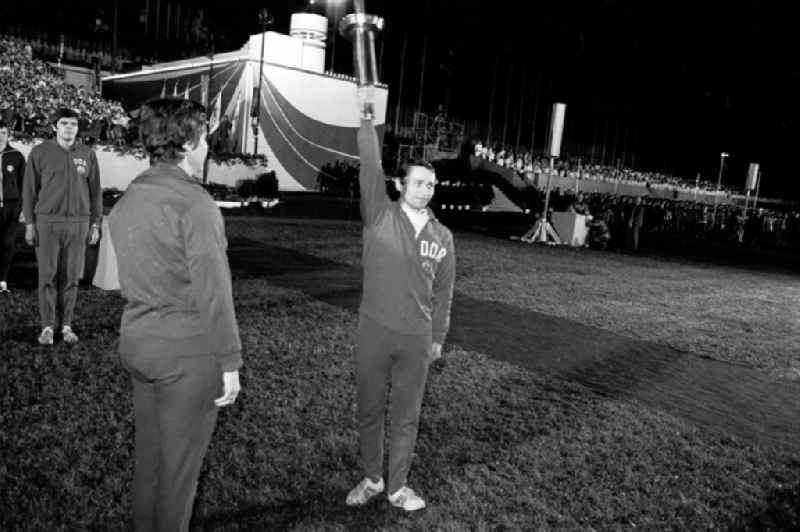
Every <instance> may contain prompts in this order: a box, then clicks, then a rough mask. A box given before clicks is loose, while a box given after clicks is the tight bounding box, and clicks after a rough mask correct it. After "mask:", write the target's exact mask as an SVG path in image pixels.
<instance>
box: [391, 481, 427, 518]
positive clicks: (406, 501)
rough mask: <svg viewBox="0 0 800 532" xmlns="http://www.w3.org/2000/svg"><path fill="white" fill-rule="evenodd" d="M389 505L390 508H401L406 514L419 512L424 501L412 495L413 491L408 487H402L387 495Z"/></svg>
mask: <svg viewBox="0 0 800 532" xmlns="http://www.w3.org/2000/svg"><path fill="white" fill-rule="evenodd" d="M389 503H390V504H391V505H392V506H394V507H396V508H402V509H403V510H405V511H407V512H413V511H414V510H421V509H423V508H425V501H423V500H422V497H420V496H419V495H417V494H416V493H414V490H412V489H411V488H409V487H408V486H403V487H402V488H400V489H399V490H397V491H395V492H394V493H392V494H391V495H389Z"/></svg>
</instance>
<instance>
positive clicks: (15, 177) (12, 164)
mask: <svg viewBox="0 0 800 532" xmlns="http://www.w3.org/2000/svg"><path fill="white" fill-rule="evenodd" d="M24 177H25V157H24V156H23V155H22V153H20V151H19V150H17V149H16V148H13V147H12V146H11V145H10V144H7V145H6V149H4V150H3V151H2V152H0V207H2V206H3V205H4V204H6V203H11V202H16V203H20V200H21V198H22V180H23V178H24ZM17 214H19V211H18V212H17Z"/></svg>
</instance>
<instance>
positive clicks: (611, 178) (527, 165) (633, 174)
mask: <svg viewBox="0 0 800 532" xmlns="http://www.w3.org/2000/svg"><path fill="white" fill-rule="evenodd" d="M473 153H474V155H475V156H476V157H481V158H483V159H486V160H488V161H491V162H493V163H495V164H497V165H499V166H501V167H504V168H510V169H513V170H515V171H516V172H517V173H518V174H520V175H521V176H525V175H526V174H533V175H543V174H545V173H546V172H547V171H548V169H549V159H547V158H545V157H538V156H535V155H533V154H531V153H530V152H528V151H527V150H525V149H522V150H520V151H519V153H517V152H516V151H515V150H514V149H513V148H511V147H504V146H501V145H499V144H498V145H494V146H490V145H488V144H483V143H482V142H480V141H478V142H476V143H475V144H474V150H473ZM553 171H554V172H555V173H556V175H558V176H561V177H570V178H578V179H583V180H591V181H597V182H607V183H614V182H616V183H621V184H629V185H647V186H650V187H655V188H669V189H675V188H681V189H689V190H694V188H695V186H697V187H698V188H699V189H700V190H705V191H709V192H713V191H715V190H716V185H715V184H714V183H712V182H710V181H707V180H700V181H699V182H698V181H689V180H686V179H682V178H679V177H675V176H672V175H668V174H664V173H661V172H643V171H638V170H632V169H629V168H623V169H617V168H616V167H614V166H609V165H602V164H596V163H590V164H582V160H581V159H580V158H569V157H565V158H561V159H559V160H557V161H555V162H554V167H553ZM724 190H725V191H726V192H728V193H734V192H738V191H735V190H733V189H728V188H725V189H724Z"/></svg>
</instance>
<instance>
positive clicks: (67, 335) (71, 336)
mask: <svg viewBox="0 0 800 532" xmlns="http://www.w3.org/2000/svg"><path fill="white" fill-rule="evenodd" d="M61 337H62V338H64V343H66V344H77V343H78V335H77V334H75V333H74V332H72V327H70V326H69V325H64V327H62V328H61ZM50 343H53V342H52V341H51V342H50Z"/></svg>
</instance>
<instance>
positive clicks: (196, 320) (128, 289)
mask: <svg viewBox="0 0 800 532" xmlns="http://www.w3.org/2000/svg"><path fill="white" fill-rule="evenodd" d="M108 218H109V228H110V230H111V241H112V242H113V243H114V249H115V251H116V253H117V263H118V265H119V284H120V290H121V292H122V296H123V297H124V298H125V299H126V300H127V303H126V304H125V309H124V311H123V313H122V324H121V326H120V341H119V352H120V354H121V355H123V356H124V357H126V358H127V359H128V360H129V361H130V360H131V359H137V358H138V359H142V358H145V359H152V358H156V359H159V358H160V359H164V358H170V357H185V356H213V357H216V358H217V359H218V360H219V363H220V366H221V368H222V371H233V370H236V369H238V368H239V367H240V366H241V365H242V356H241V351H242V344H241V341H240V339H239V327H238V325H237V323H236V316H235V314H234V308H233V293H232V287H231V272H230V268H229V266H228V257H227V255H226V254H225V250H226V248H227V246H228V241H227V239H226V238H225V224H224V222H223V220H222V214H221V213H220V210H219V207H217V205H216V203H214V200H213V198H212V197H211V195H209V193H208V192H206V191H205V189H204V188H203V186H202V185H201V184H200V182H199V181H198V180H196V179H194V178H193V177H191V176H189V175H187V174H186V172H184V171H183V170H182V169H181V168H179V167H178V166H175V165H173V164H156V165H154V166H152V167H150V168H149V169H148V170H145V171H144V172H142V173H141V174H139V175H138V176H137V177H136V179H134V180H133V182H131V184H130V185H128V189H127V190H126V191H125V194H124V195H123V196H122V198H121V199H120V200H119V201H118V202H117V204H116V205H115V206H114V208H113V209H112V210H111V213H110V214H109V217H108Z"/></svg>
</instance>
